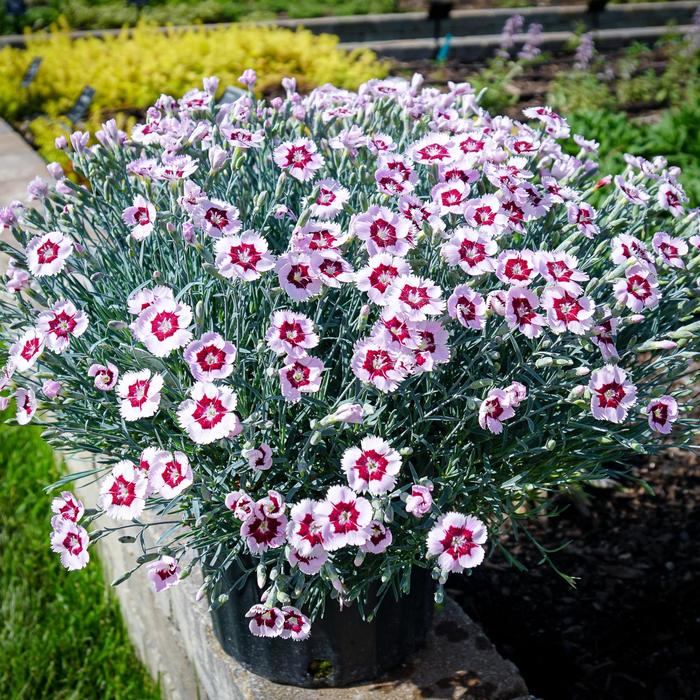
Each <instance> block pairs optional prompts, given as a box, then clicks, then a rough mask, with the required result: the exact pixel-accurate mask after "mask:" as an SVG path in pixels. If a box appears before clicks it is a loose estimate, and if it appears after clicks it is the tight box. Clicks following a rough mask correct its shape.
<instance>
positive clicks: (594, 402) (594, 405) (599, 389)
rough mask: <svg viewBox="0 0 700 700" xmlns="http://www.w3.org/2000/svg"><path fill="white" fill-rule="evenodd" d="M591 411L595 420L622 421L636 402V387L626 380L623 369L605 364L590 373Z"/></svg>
mask: <svg viewBox="0 0 700 700" xmlns="http://www.w3.org/2000/svg"><path fill="white" fill-rule="evenodd" d="M588 388H589V389H590V391H591V412H592V413H593V417H594V418H595V419H596V420H607V421H610V422H611V423H622V421H624V420H625V418H626V417H627V411H628V410H629V409H630V408H631V407H632V406H634V404H635V403H636V402H637V387H636V386H634V384H632V383H631V382H629V381H628V380H627V373H626V372H625V370H623V369H621V368H620V367H617V366H616V365H605V367H602V368H601V369H597V370H595V371H594V372H593V373H592V374H591V379H590V382H589V383H588Z"/></svg>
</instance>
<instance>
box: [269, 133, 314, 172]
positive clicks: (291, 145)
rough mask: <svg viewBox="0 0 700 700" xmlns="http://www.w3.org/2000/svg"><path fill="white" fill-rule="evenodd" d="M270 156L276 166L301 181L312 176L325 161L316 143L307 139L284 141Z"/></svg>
mask: <svg viewBox="0 0 700 700" xmlns="http://www.w3.org/2000/svg"><path fill="white" fill-rule="evenodd" d="M272 157H273V159H274V161H275V163H276V165H277V167H279V168H282V169H283V170H285V171H287V172H288V173H289V174H290V175H292V176H293V177H295V178H296V179H297V180H301V181H302V182H306V181H307V180H310V179H311V178H313V177H314V175H315V174H316V171H317V170H320V169H321V168H322V167H323V165H324V162H325V161H324V159H323V156H322V155H321V154H320V153H318V151H317V148H316V144H315V143H314V142H313V141H310V140H309V139H296V141H285V142H284V143H283V144H281V145H280V146H277V148H275V150H274V152H273V154H272Z"/></svg>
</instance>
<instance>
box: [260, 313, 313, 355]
mask: <svg viewBox="0 0 700 700" xmlns="http://www.w3.org/2000/svg"><path fill="white" fill-rule="evenodd" d="M265 341H266V342H267V346H268V347H269V348H270V350H272V351H273V352H276V353H277V354H278V355H283V354H284V353H290V352H293V351H295V350H310V349H311V348H315V347H316V346H317V345H318V342H319V339H318V335H317V334H316V331H315V328H314V323H313V321H312V320H311V319H310V318H308V317H307V316H304V314H298V313H295V312H294V311H275V312H274V313H273V314H272V319H271V323H270V328H269V329H268V331H267V333H266V334H265Z"/></svg>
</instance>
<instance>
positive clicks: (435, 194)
mask: <svg viewBox="0 0 700 700" xmlns="http://www.w3.org/2000/svg"><path fill="white" fill-rule="evenodd" d="M465 191H466V187H465V185H464V183H463V182H462V181H461V180H449V181H448V182H439V183H438V184H437V185H435V187H433V189H432V190H431V192H430V196H431V197H432V198H433V201H434V202H435V203H436V204H437V206H438V208H439V212H440V216H446V215H447V214H461V213H462V209H463V208H464V195H465Z"/></svg>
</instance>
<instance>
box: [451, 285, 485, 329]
mask: <svg viewBox="0 0 700 700" xmlns="http://www.w3.org/2000/svg"><path fill="white" fill-rule="evenodd" d="M447 313H448V314H449V315H450V317H451V318H455V319H457V320H458V321H459V322H460V323H461V324H462V325H463V326H464V327H465V328H472V329H473V330H475V331H482V330H484V327H485V326H486V302H485V301H484V297H482V296H481V294H479V293H478V292H475V291H474V290H473V289H471V287H468V286H467V285H466V284H460V285H459V286H458V287H455V290H454V292H452V294H451V295H450V298H449V299H448V300H447Z"/></svg>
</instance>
